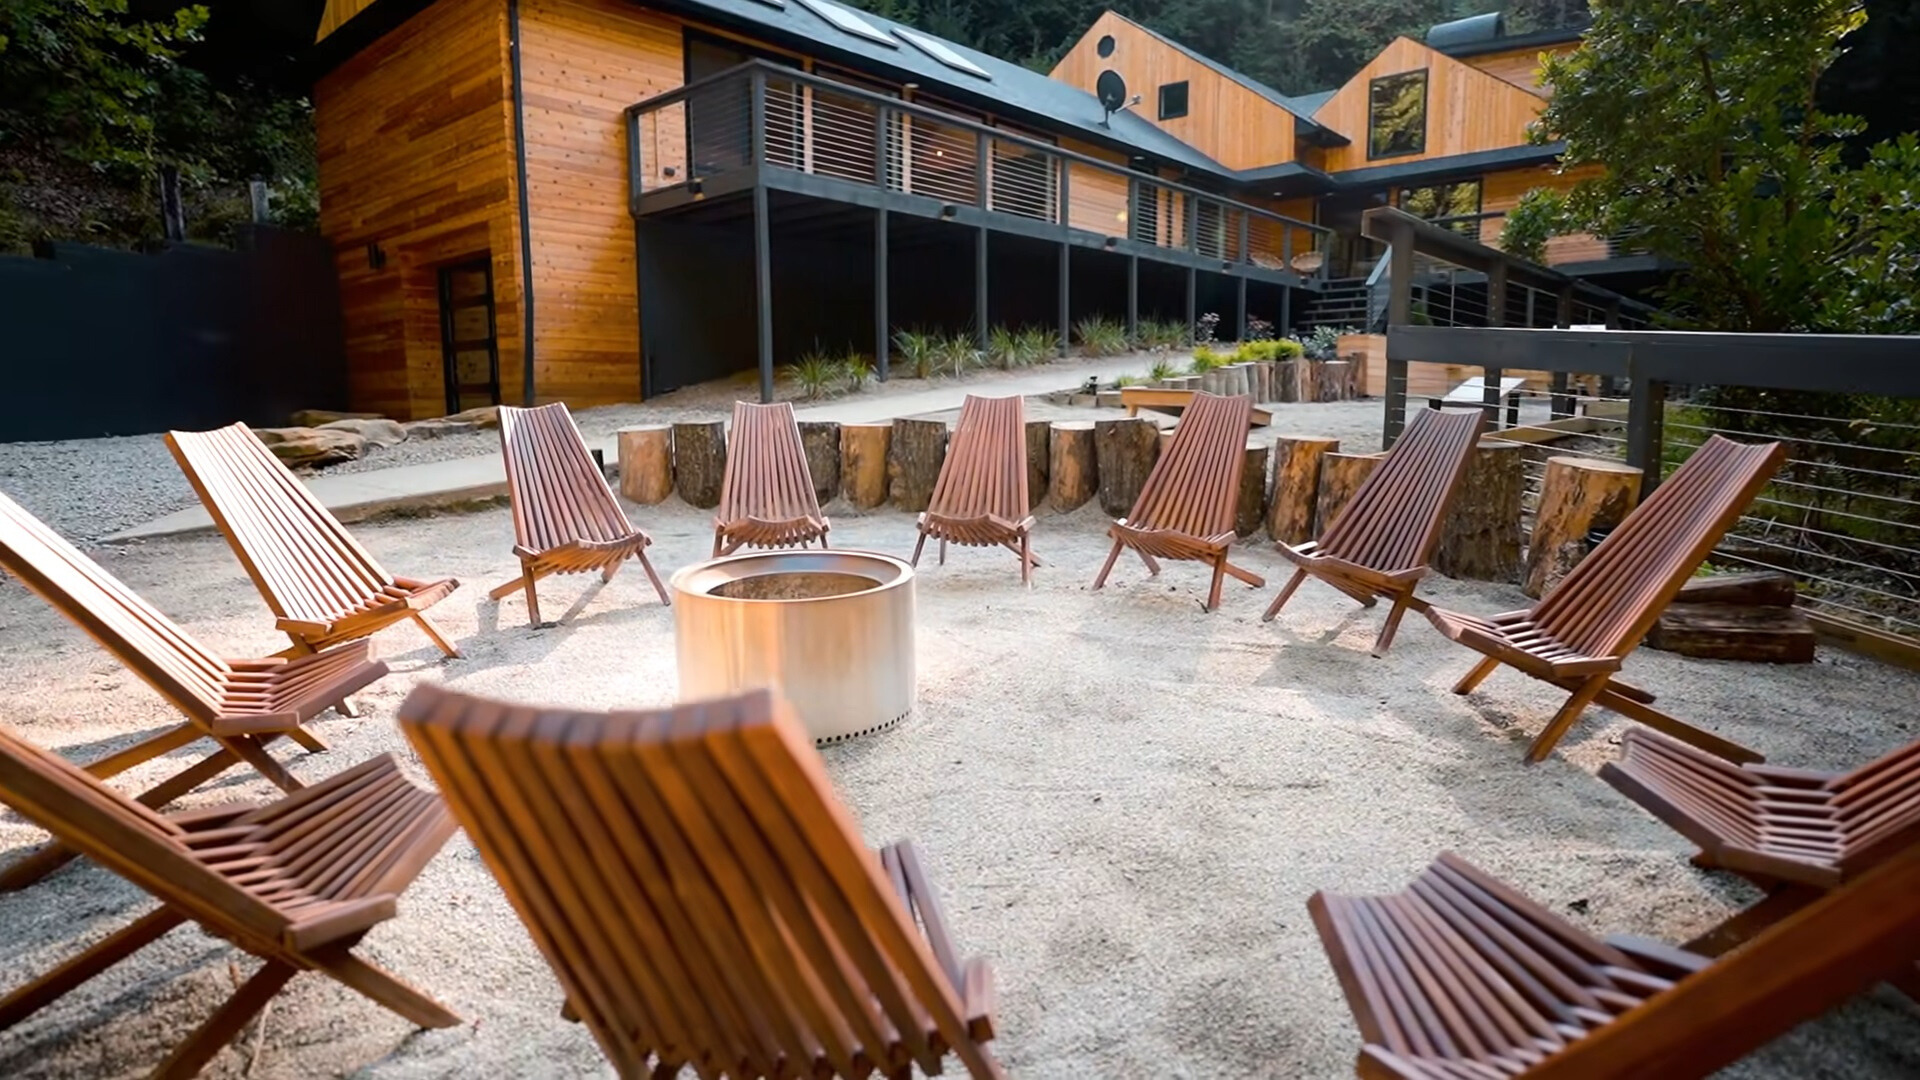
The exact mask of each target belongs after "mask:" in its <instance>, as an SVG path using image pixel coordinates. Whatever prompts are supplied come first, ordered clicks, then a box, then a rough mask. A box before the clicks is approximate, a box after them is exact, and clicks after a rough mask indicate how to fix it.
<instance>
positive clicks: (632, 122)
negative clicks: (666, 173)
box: [627, 109, 647, 217]
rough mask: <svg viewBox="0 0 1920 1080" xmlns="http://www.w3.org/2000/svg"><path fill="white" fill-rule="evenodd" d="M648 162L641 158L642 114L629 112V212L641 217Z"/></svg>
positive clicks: (629, 110)
mask: <svg viewBox="0 0 1920 1080" xmlns="http://www.w3.org/2000/svg"><path fill="white" fill-rule="evenodd" d="M645 169H646V162H645V161H644V160H643V159H642V158H641V147H640V114H639V113H638V112H635V111H634V110H632V109H628V110H627V212H628V213H630V214H632V215H633V216H635V217H638V216H640V196H642V195H644V194H646V190H647V182H646V174H645Z"/></svg>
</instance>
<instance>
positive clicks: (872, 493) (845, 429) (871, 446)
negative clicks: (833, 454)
mask: <svg viewBox="0 0 1920 1080" xmlns="http://www.w3.org/2000/svg"><path fill="white" fill-rule="evenodd" d="M892 445H893V425H892V424H889V423H879V424H843V425H841V428H840V490H841V492H842V494H844V495H845V496H846V499H847V503H848V505H850V506H852V507H853V508H854V509H856V510H871V509H873V508H874V507H876V506H879V505H880V504H882V503H884V502H886V501H887V453H888V451H889V449H890V448H891V447H892Z"/></svg>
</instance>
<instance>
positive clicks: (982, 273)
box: [973, 225, 992, 353]
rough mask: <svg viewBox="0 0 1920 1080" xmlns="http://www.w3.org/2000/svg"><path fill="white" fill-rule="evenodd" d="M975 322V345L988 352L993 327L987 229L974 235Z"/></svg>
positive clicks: (984, 227)
mask: <svg viewBox="0 0 1920 1080" xmlns="http://www.w3.org/2000/svg"><path fill="white" fill-rule="evenodd" d="M973 321H974V323H975V325H974V331H973V337H974V343H975V344H976V345H977V346H978V347H979V349H980V351H981V352H982V353H985V352H986V351H987V327H989V326H991V325H992V322H991V321H990V318H989V313H988V311H987V227H986V226H985V225H982V226H980V228H978V229H976V230H975V231H974V234H973Z"/></svg>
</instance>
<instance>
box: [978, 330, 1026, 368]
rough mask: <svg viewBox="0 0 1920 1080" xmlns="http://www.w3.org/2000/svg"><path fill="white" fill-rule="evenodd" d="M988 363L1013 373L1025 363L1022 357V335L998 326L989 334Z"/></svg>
mask: <svg viewBox="0 0 1920 1080" xmlns="http://www.w3.org/2000/svg"><path fill="white" fill-rule="evenodd" d="M987 363H989V364H992V365H993V366H994V367H997V368H999V369H1000V370H1002V371H1012V370H1013V369H1014V368H1017V367H1020V366H1021V365H1022V363H1023V361H1022V358H1021V356H1020V335H1019V334H1017V333H1015V332H1014V331H1012V330H1009V329H1008V328H1006V327H1004V326H996V327H994V328H993V329H992V330H989V331H988V332H987Z"/></svg>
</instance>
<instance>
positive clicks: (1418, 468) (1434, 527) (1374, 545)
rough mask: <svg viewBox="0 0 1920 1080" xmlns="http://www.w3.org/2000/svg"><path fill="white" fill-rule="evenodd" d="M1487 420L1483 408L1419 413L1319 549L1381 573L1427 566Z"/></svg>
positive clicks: (1329, 531)
mask: <svg viewBox="0 0 1920 1080" xmlns="http://www.w3.org/2000/svg"><path fill="white" fill-rule="evenodd" d="M1484 422H1485V415H1484V414H1483V413H1482V412H1481V411H1480V410H1477V409H1476V410H1473V411H1471V412H1459V411H1453V410H1442V409H1421V410H1417V411H1416V412H1415V414H1414V417H1413V419H1412V420H1410V421H1408V422H1407V428H1406V430H1405V431H1404V432H1402V433H1401V435H1400V438H1399V439H1398V440H1396V441H1395V442H1394V444H1393V449H1392V450H1390V451H1388V452H1387V456H1386V458H1385V459H1384V460H1382V461H1381V462H1380V464H1379V465H1378V466H1376V467H1375V468H1374V470H1373V472H1371V473H1369V474H1368V475H1367V478H1366V480H1364V481H1363V482H1362V483H1361V484H1360V488H1359V490H1357V491H1355V492H1354V494H1353V498H1352V499H1350V500H1349V501H1348V502H1347V504H1346V506H1344V507H1342V508H1341V511H1340V514H1339V516H1338V517H1336V518H1334V520H1333V524H1331V525H1330V526H1328V528H1327V532H1326V535H1325V536H1323V537H1321V538H1320V546H1319V550H1320V551H1321V552H1322V553H1324V554H1327V555H1332V556H1334V557H1336V558H1341V559H1346V560H1347V561H1349V562H1353V563H1358V564H1359V565H1361V566H1366V567H1371V568H1373V569H1376V570H1389V571H1390V570H1404V569H1410V568H1413V567H1416V566H1424V565H1426V562H1427V558H1428V556H1430V555H1431V554H1432V552H1433V548H1434V545H1435V544H1437V543H1439V540H1440V527H1441V525H1442V524H1443V523H1444V522H1445V519H1446V513H1447V507H1448V505H1449V504H1450V503H1451V502H1452V501H1453V496H1454V493H1455V492H1456V491H1457V490H1458V489H1459V486H1460V481H1461V479H1462V478H1463V477H1464V476H1465V475H1466V470H1467V461H1468V458H1469V456H1470V455H1471V454H1472V452H1473V448H1474V445H1475V444H1476V442H1478V440H1479V438H1480V427H1481V425H1482V424H1483V423H1484Z"/></svg>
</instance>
